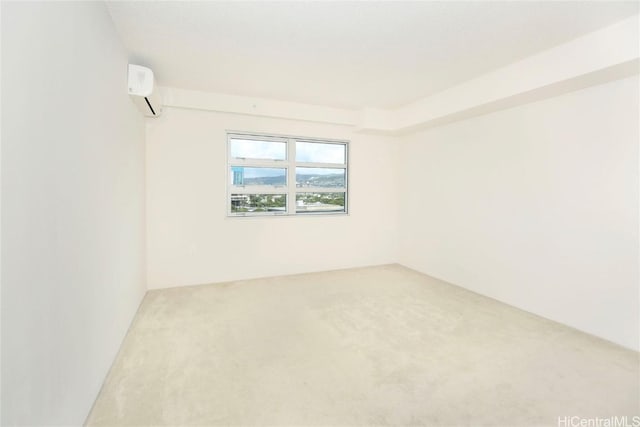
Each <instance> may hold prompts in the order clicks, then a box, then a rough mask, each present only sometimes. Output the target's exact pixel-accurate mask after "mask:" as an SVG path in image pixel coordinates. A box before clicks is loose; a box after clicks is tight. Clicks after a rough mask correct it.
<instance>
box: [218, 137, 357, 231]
mask: <svg viewBox="0 0 640 427" xmlns="http://www.w3.org/2000/svg"><path fill="white" fill-rule="evenodd" d="M233 138H241V139H249V140H256V141H271V142H284V143H286V158H285V159H284V160H275V159H247V158H236V157H231V140H232V139H233ZM298 142H314V143H322V144H339V145H343V146H344V150H345V162H344V163H315V162H296V145H297V143H298ZM233 167H267V168H277V169H283V168H284V169H285V170H286V185H284V186H283V185H271V186H270V185H253V186H252V185H249V186H235V185H233V181H232V179H231V178H230V177H231V171H232V168H233ZM296 167H310V168H329V169H344V171H345V173H344V176H345V184H344V187H317V188H316V187H313V188H308V187H301V188H298V187H297V186H296ZM225 172H226V175H227V178H226V179H227V201H226V205H227V217H230V218H247V217H265V216H267V217H270V216H317V215H332V216H333V215H348V214H349V191H348V188H349V141H347V140H336V139H324V138H322V139H321V138H309V137H299V136H285V135H273V134H260V133H247V132H237V131H227V167H226V171H225ZM298 193H344V211H340V212H322V211H320V212H296V195H297V194H298ZM232 194H285V195H286V198H287V201H286V208H285V211H282V212H255V213H254V212H231V195H232Z"/></svg>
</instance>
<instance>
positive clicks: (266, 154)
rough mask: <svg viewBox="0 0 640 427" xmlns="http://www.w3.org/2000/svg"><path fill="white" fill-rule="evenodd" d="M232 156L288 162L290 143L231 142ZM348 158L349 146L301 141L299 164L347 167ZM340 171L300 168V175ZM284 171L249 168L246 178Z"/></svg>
mask: <svg viewBox="0 0 640 427" xmlns="http://www.w3.org/2000/svg"><path fill="white" fill-rule="evenodd" d="M231 157H244V158H247V159H276V160H286V157H287V144H286V143H285V142H276V141H255V140H242V139H235V138H234V139H232V140H231ZM344 159H345V145H343V144H324V143H317V142H297V144H296V161H298V162H320V163H337V164H343V163H344ZM340 172H341V171H340V170H336V169H323V168H313V169H310V168H298V171H297V173H302V174H311V173H313V174H317V175H329V174H334V173H340ZM284 174H285V169H284V168H250V167H245V170H244V176H245V178H256V177H265V176H278V175H284Z"/></svg>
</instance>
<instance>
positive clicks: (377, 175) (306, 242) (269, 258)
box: [147, 108, 398, 288]
mask: <svg viewBox="0 0 640 427" xmlns="http://www.w3.org/2000/svg"><path fill="white" fill-rule="evenodd" d="M227 129H228V130H238V131H252V132H264V133H275V134H288V135H301V136H309V137H325V138H336V139H349V140H351V145H350V147H349V155H350V160H351V161H350V165H349V166H350V170H349V174H350V181H349V183H350V201H349V207H350V214H349V216H313V217H277V218H276V217H262V218H227V217H226V182H227V177H226V169H227V166H226V165H227V163H226V130H227ZM397 150H398V146H397V140H396V139H395V138H390V137H383V136H367V135H361V134H356V133H354V132H353V128H351V127H347V126H337V125H327V124H315V123H311V122H302V121H293V120H281V119H272V118H264V117H262V118H260V117H252V116H245V115H237V114H226V113H214V112H205V111H197V110H186V109H179V108H167V109H166V110H165V113H164V115H163V116H162V117H160V118H158V119H154V120H150V121H149V122H148V125H147V236H148V240H147V242H148V243H147V244H148V246H147V254H148V258H147V280H148V286H149V287H150V288H158V287H167V286H177V285H189V284H200V283H210V282H219V281H227V280H236V279H245V278H252V277H264V276H274V275H283V274H293V273H301V272H310V271H321V270H328V269H337V268H346V267H354V266H362V265H372V264H383V263H391V262H396V261H397V256H396V235H397V234H396V224H397V221H396V212H397V206H396V197H397V186H396V170H395V168H396V155H397Z"/></svg>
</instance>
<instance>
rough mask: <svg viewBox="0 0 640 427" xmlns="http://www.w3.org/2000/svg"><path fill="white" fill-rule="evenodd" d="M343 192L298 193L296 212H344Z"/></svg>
mask: <svg viewBox="0 0 640 427" xmlns="http://www.w3.org/2000/svg"><path fill="white" fill-rule="evenodd" d="M344 196H345V193H298V194H296V213H311V212H345V209H344V206H345V204H344Z"/></svg>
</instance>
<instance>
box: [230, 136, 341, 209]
mask: <svg viewBox="0 0 640 427" xmlns="http://www.w3.org/2000/svg"><path fill="white" fill-rule="evenodd" d="M292 153H295V159H291V158H292V157H293V154H292ZM346 162H347V145H346V143H344V142H325V141H319V142H316V141H300V140H296V139H291V138H282V139H277V138H273V139H259V137H258V138H257V139H255V140H254V139H251V138H249V137H247V136H241V137H240V136H238V137H235V136H230V138H229V183H230V185H229V186H230V189H229V213H230V214H231V215H235V216H243V215H259V214H267V215H268V214H296V213H297V214H304V213H345V212H346V198H347V197H346V196H347V163H346ZM291 181H294V182H295V185H293V183H292V182H291ZM290 204H291V205H290Z"/></svg>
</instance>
